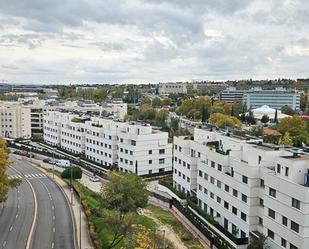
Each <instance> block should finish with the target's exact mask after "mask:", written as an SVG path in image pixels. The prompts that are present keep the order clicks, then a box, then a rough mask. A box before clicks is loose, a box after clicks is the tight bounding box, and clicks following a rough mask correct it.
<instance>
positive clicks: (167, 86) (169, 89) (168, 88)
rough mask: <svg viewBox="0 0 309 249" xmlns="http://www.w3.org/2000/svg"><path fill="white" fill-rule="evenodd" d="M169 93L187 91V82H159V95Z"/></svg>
mask: <svg viewBox="0 0 309 249" xmlns="http://www.w3.org/2000/svg"><path fill="white" fill-rule="evenodd" d="M171 93H187V84H186V83H182V82H170V83H160V84H159V95H169V94H171Z"/></svg>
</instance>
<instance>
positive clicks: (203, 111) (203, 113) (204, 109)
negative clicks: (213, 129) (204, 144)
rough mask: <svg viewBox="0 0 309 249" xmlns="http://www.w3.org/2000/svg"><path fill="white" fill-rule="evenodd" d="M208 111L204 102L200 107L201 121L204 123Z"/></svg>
mask: <svg viewBox="0 0 309 249" xmlns="http://www.w3.org/2000/svg"><path fill="white" fill-rule="evenodd" d="M208 116H209V112H208V107H207V106H206V105H205V104H204V105H203V108H202V122H203V123H206V122H207V120H208Z"/></svg>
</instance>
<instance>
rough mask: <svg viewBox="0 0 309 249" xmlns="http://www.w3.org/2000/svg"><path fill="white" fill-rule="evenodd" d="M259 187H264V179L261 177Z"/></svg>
mask: <svg viewBox="0 0 309 249" xmlns="http://www.w3.org/2000/svg"><path fill="white" fill-rule="evenodd" d="M260 187H261V188H265V183H264V180H263V179H261V180H260Z"/></svg>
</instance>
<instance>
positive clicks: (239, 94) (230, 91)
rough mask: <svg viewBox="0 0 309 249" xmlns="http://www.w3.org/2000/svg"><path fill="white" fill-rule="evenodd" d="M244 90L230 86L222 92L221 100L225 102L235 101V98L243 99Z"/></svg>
mask: <svg viewBox="0 0 309 249" xmlns="http://www.w3.org/2000/svg"><path fill="white" fill-rule="evenodd" d="M244 92H245V91H244V90H237V89H236V88H235V87H229V88H227V89H225V90H224V91H222V92H221V93H220V100H222V101H224V102H225V103H233V102H234V101H235V100H242V99H243V95H244Z"/></svg>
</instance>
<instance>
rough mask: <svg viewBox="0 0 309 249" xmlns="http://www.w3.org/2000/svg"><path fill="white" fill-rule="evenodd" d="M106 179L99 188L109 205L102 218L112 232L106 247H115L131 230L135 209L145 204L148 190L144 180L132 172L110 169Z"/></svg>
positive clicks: (134, 221)
mask: <svg viewBox="0 0 309 249" xmlns="http://www.w3.org/2000/svg"><path fill="white" fill-rule="evenodd" d="M107 180H108V182H107V183H105V184H104V185H102V188H101V196H102V198H103V199H104V203H105V204H106V206H107V207H109V210H108V211H107V212H105V214H104V215H103V217H104V218H103V219H104V220H105V222H106V224H107V225H108V227H109V230H110V231H111V233H112V234H113V238H112V241H111V243H110V245H109V246H108V247H107V248H115V247H116V246H117V245H118V244H119V243H120V242H121V241H122V240H123V239H124V238H125V237H126V236H128V235H129V234H130V233H131V232H132V229H133V224H135V223H136V220H135V219H136V213H137V209H138V208H143V207H145V206H146V205H147V202H148V191H147V189H146V183H145V182H144V180H143V179H142V178H141V177H139V176H137V175H135V174H133V173H121V172H115V171H110V172H109V173H108V175H107Z"/></svg>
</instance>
